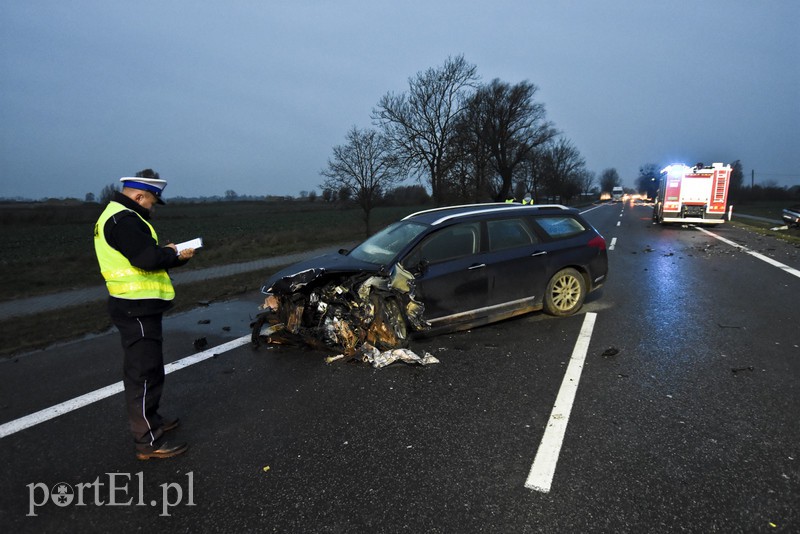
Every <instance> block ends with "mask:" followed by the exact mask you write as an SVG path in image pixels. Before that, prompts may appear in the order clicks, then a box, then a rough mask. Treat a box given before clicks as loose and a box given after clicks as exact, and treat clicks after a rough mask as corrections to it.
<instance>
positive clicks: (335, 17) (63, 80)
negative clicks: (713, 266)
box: [0, 0, 800, 199]
mask: <svg viewBox="0 0 800 534" xmlns="http://www.w3.org/2000/svg"><path fill="white" fill-rule="evenodd" d="M798 27H800V2H797V1H795V0H782V1H771V0H766V1H761V2H753V1H751V0H709V1H702V0H696V1H683V0H678V1H671V2H649V1H646V0H604V1H602V2H598V1H592V0H575V1H563V2H551V1H538V0H537V1H532V0H531V1H525V0H518V1H510V0H499V1H498V0H495V1H493V2H480V3H479V2H469V1H462V2H456V1H436V0H426V1H409V0H406V1H403V2H397V1H380V0H373V1H361V2H358V1H302V0H298V1H292V2H285V1H280V2H271V1H252V2H245V1H237V0H231V1H226V2H197V1H167V2H164V1H157V2H154V1H139V2H121V1H108V0H96V1H82V0H76V1H70V2H64V1H62V0H50V1H42V0H34V1H30V0H6V1H3V2H2V3H0V43H2V49H1V50H0V88H1V89H2V91H1V96H0V143H2V146H0V169H1V170H2V181H1V183H0V197H26V198H42V197H77V198H81V199H82V198H83V197H84V196H85V195H86V193H89V192H93V193H94V194H98V193H99V192H100V190H101V189H102V188H103V186H105V185H107V184H109V183H112V182H116V181H117V180H118V179H119V177H121V176H127V175H131V174H132V173H134V172H136V171H137V170H140V169H142V168H145V167H151V168H153V169H155V170H156V171H158V172H159V173H161V175H162V177H164V178H166V179H167V180H169V187H168V189H167V191H166V193H167V194H166V197H167V198H169V197H170V196H173V197H174V196H201V195H202V196H211V195H223V194H224V192H225V191H226V190H229V189H232V190H234V191H236V192H237V193H239V194H241V195H244V194H247V195H266V194H274V195H298V194H299V192H300V191H302V190H306V191H310V190H314V189H318V185H319V184H320V183H321V182H322V181H323V179H322V177H321V176H320V175H319V171H320V170H322V169H323V168H324V167H325V166H326V162H327V160H328V158H329V157H330V155H331V152H332V148H333V146H334V145H337V144H342V143H343V142H344V140H345V134H346V133H347V130H348V129H349V128H350V127H351V126H353V125H356V126H358V127H361V128H363V127H368V126H370V125H371V120H370V113H371V111H372V109H373V108H374V106H375V105H376V104H377V102H378V100H379V99H380V97H381V96H382V95H383V94H385V93H387V92H389V91H393V92H402V91H405V90H406V89H407V87H408V79H409V78H410V77H413V76H415V75H416V73H418V72H420V71H423V70H426V69H428V68H430V67H439V66H441V65H442V64H443V63H444V61H445V59H446V58H447V57H448V56H456V55H459V54H463V55H464V57H465V58H466V60H467V61H468V62H470V63H472V64H475V65H476V66H477V69H478V73H479V75H480V76H481V77H482V80H483V81H485V82H488V81H491V80H492V79H493V78H500V79H501V80H503V81H506V82H509V83H512V84H513V83H517V82H520V81H522V80H528V81H530V82H532V83H534V84H536V85H537V86H538V87H539V92H538V93H537V100H538V101H540V102H543V103H544V104H545V107H546V110H547V118H548V119H549V120H550V121H552V122H553V123H554V124H555V126H556V127H557V128H558V129H559V130H560V131H561V132H562V133H563V134H564V135H565V136H566V137H568V138H569V139H570V140H571V141H572V142H573V143H574V144H575V146H576V147H577V148H578V150H580V152H581V154H582V155H583V156H584V158H585V159H586V162H587V165H588V167H589V169H590V170H592V171H595V172H596V173H598V174H599V173H600V172H601V171H602V170H603V169H606V168H609V167H614V168H616V169H617V171H618V172H619V174H620V176H621V177H622V179H623V182H624V184H625V185H628V186H633V184H634V180H635V178H636V176H637V173H638V169H639V166H640V165H642V164H645V163H656V164H659V165H661V164H668V163H672V162H677V161H683V162H686V163H695V162H698V161H703V162H706V163H710V162H712V161H722V162H726V163H730V162H732V161H733V160H736V159H739V160H741V161H742V165H743V168H744V170H745V173H746V177H747V180H748V183H749V179H750V176H751V174H750V173H751V170H755V179H756V182H757V183H766V182H774V183H777V184H778V185H794V184H800V172H799V171H798V163H797V161H796V155H797V152H798V149H800V134H799V133H798V132H800V128H798V125H799V124H800V99H798V96H799V95H800V59H799V58H800V38H799V37H798V34H800V32H798Z"/></svg>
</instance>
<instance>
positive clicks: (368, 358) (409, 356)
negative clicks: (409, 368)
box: [361, 343, 439, 369]
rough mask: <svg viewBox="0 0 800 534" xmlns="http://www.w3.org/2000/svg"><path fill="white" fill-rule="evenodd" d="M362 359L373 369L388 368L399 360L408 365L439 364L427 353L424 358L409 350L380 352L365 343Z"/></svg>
mask: <svg viewBox="0 0 800 534" xmlns="http://www.w3.org/2000/svg"><path fill="white" fill-rule="evenodd" d="M361 354H362V359H363V360H364V361H365V362H369V363H371V364H372V367H375V368H376V369H380V368H381V367H386V366H387V365H390V364H392V363H394V362H396V361H398V360H401V361H404V362H406V363H418V364H420V365H429V364H432V363H439V360H437V359H436V358H435V357H434V356H433V355H432V354H431V353H429V352H426V353H425V354H424V355H423V356H422V357H420V356H419V355H417V354H416V353H414V352H413V351H410V350H409V349H392V350H387V351H384V352H381V351H379V350H378V349H376V348H375V347H373V346H372V345H370V344H369V343H364V344H363V345H362V346H361Z"/></svg>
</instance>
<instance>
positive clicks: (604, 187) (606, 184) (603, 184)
mask: <svg viewBox="0 0 800 534" xmlns="http://www.w3.org/2000/svg"><path fill="white" fill-rule="evenodd" d="M621 183H622V181H621V180H620V179H619V173H618V172H617V169H615V168H613V167H612V168H610V169H605V170H604V171H603V172H602V173H600V191H601V192H603V193H610V192H611V190H612V189H614V188H615V187H617V186H618V185H620V184H621Z"/></svg>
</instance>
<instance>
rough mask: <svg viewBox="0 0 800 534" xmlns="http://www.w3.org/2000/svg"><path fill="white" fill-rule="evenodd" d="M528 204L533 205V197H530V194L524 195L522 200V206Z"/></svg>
mask: <svg viewBox="0 0 800 534" xmlns="http://www.w3.org/2000/svg"><path fill="white" fill-rule="evenodd" d="M528 204H533V197H531V194H530V193H525V196H524V197H523V198H522V205H523V206H526V205H528Z"/></svg>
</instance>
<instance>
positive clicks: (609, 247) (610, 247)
mask: <svg viewBox="0 0 800 534" xmlns="http://www.w3.org/2000/svg"><path fill="white" fill-rule="evenodd" d="M616 246H617V238H616V237H612V238H611V243H610V244H609V245H608V250H614V247H616Z"/></svg>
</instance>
